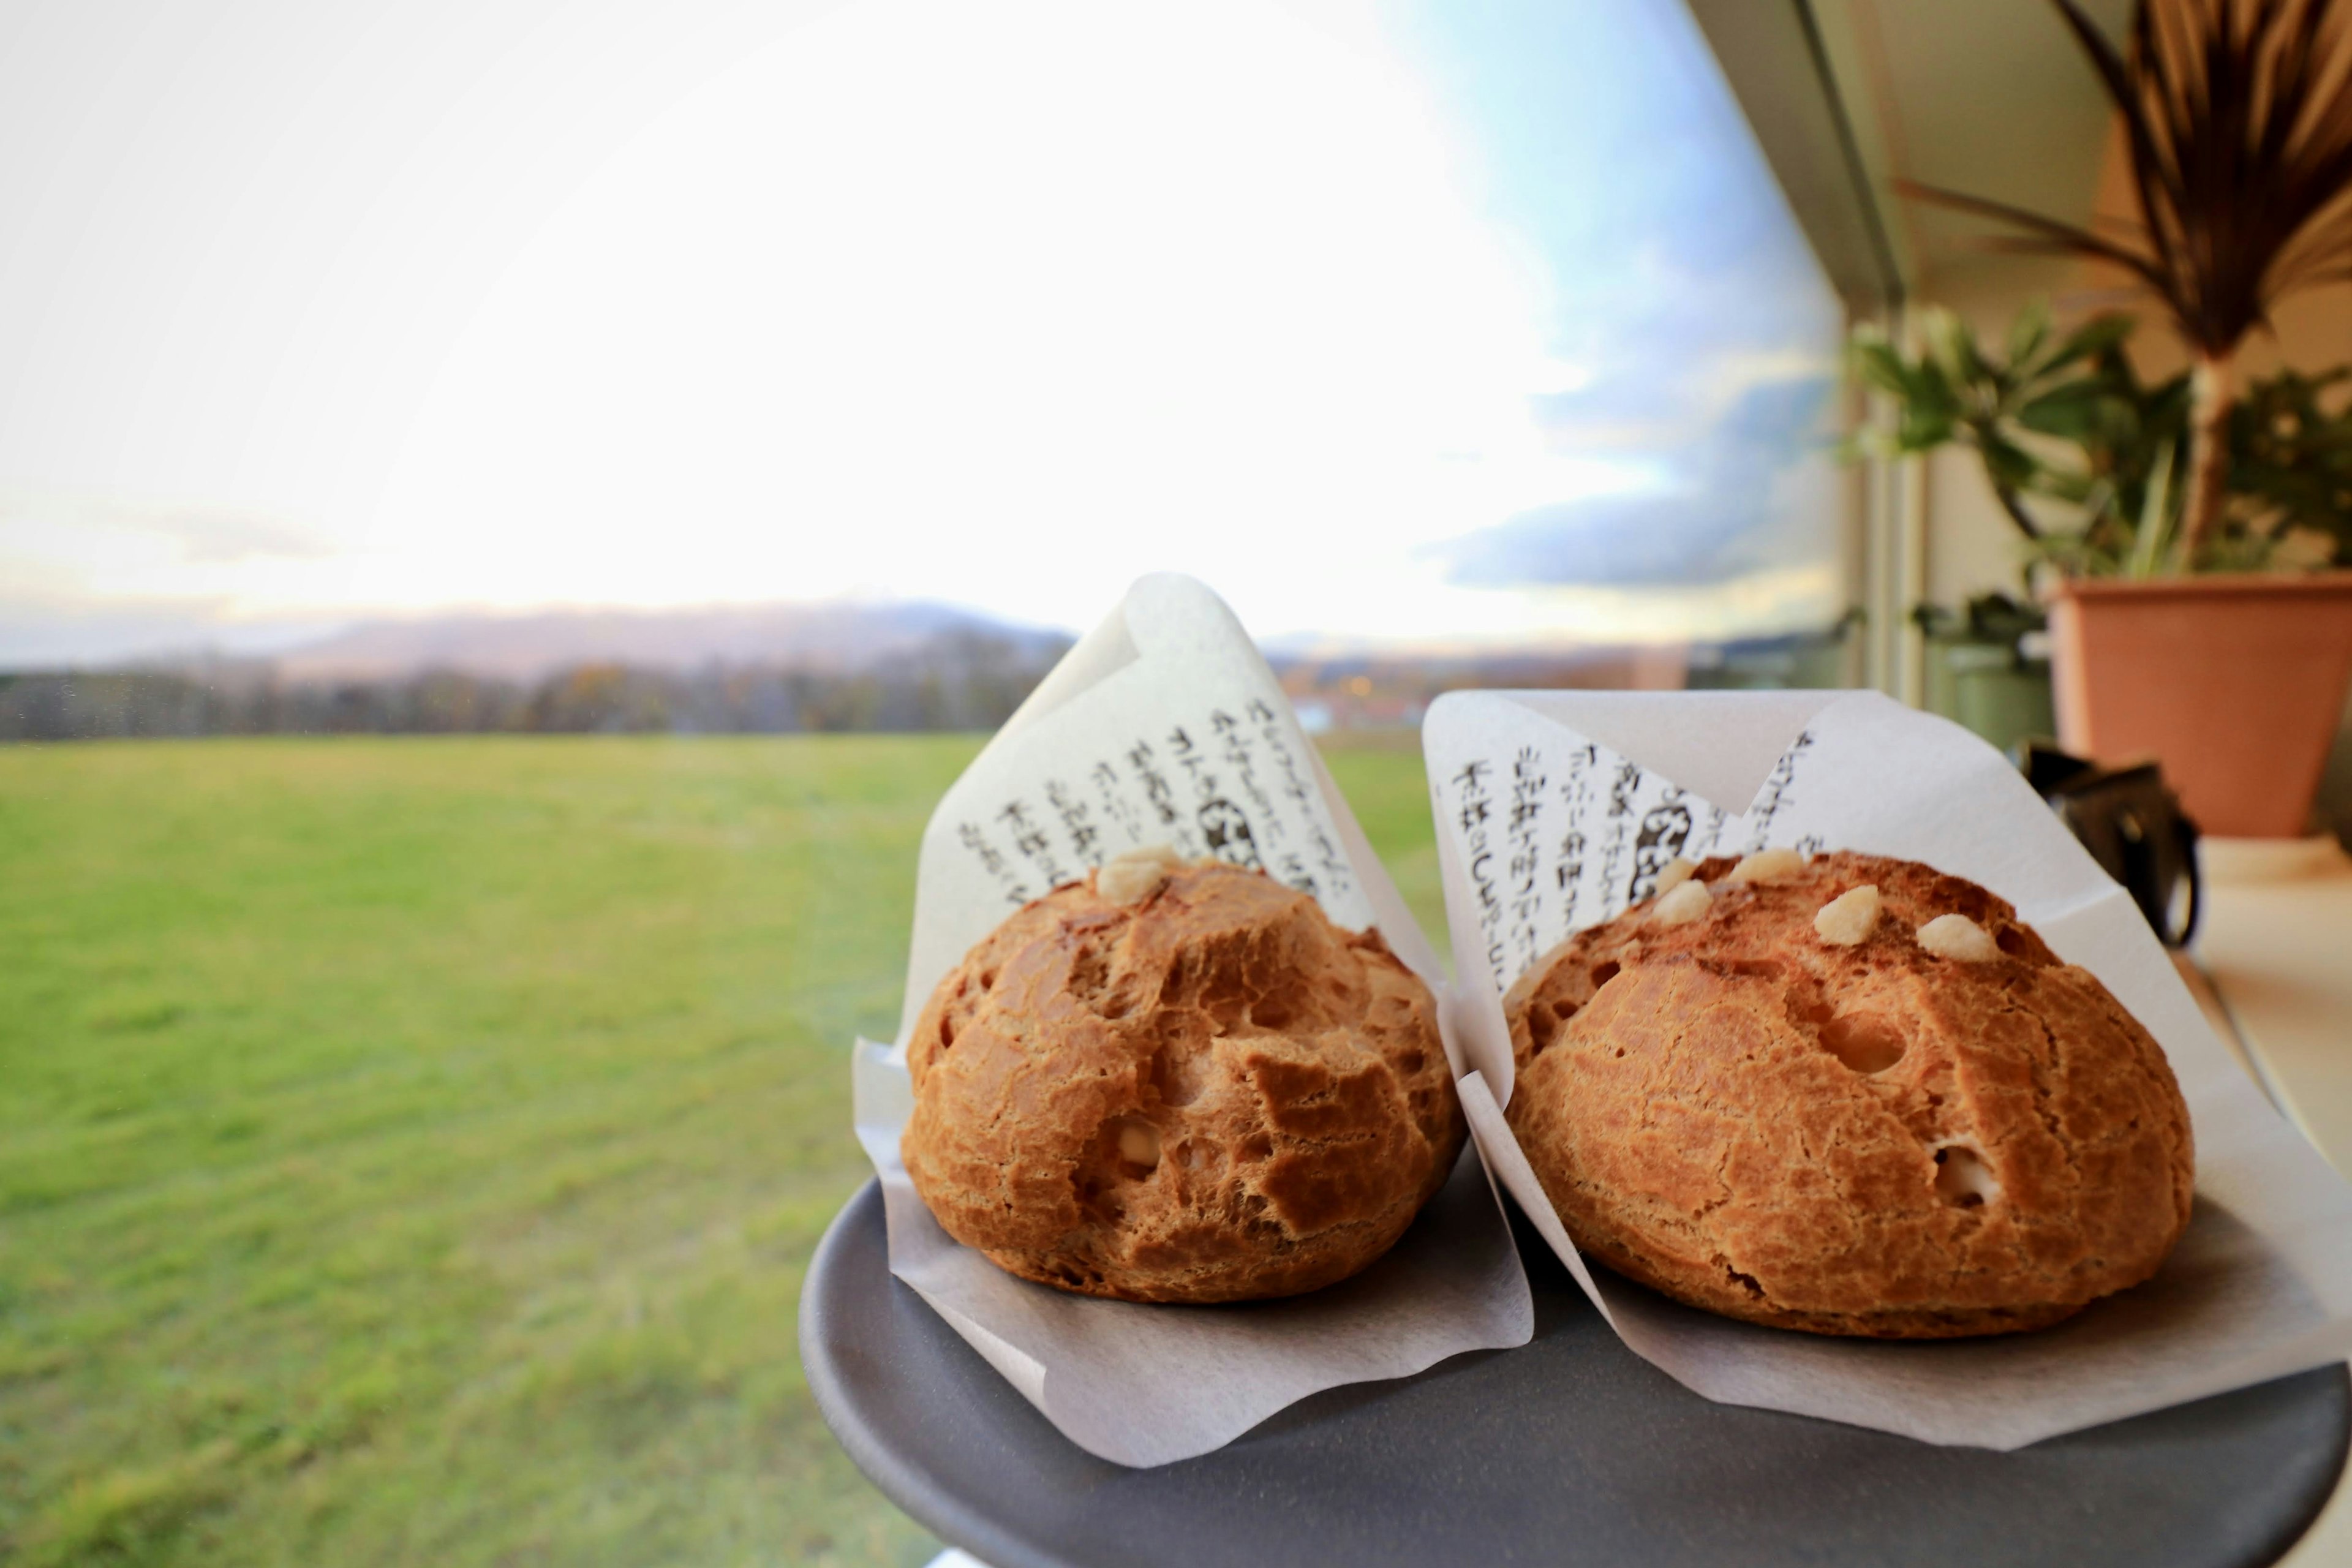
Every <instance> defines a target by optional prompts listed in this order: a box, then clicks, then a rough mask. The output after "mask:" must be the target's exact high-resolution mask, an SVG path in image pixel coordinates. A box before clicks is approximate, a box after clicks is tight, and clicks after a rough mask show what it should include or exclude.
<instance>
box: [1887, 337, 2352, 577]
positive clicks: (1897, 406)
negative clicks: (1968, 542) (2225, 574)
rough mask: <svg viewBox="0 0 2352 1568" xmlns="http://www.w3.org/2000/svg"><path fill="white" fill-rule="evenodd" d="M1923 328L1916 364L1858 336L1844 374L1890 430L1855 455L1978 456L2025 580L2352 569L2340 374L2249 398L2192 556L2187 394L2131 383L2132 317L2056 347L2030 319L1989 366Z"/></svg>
mask: <svg viewBox="0 0 2352 1568" xmlns="http://www.w3.org/2000/svg"><path fill="white" fill-rule="evenodd" d="M1918 325H1919V342H1920V350H1919V353H1916V355H1914V354H1906V353H1904V352H1903V351H1902V349H1901V348H1900V347H1898V346H1897V345H1896V344H1895V343H1894V342H1892V341H1891V340H1890V339H1888V337H1887V336H1886V334H1885V331H1882V330H1880V329H1879V328H1877V327H1875V326H1872V325H1867V324H1865V325H1864V326H1863V327H1861V328H1858V329H1857V330H1856V331H1855V332H1854V334H1853V345H1852V352H1853V367H1854V370H1855V372H1856V374H1858V375H1859V376H1860V377H1861V378H1862V380H1863V381H1864V384H1867V385H1868V386H1869V387H1870V388H1872V389H1873V390H1874V392H1876V393H1878V394H1880V395H1883V396H1884V397H1885V399H1886V400H1887V402H1888V404H1889V405H1890V406H1891V409H1892V412H1893V413H1894V416H1895V417H1894V419H1893V421H1892V422H1891V423H1890V424H1887V425H1884V426H1875V427H1873V428H1871V429H1867V430H1865V431H1864V432H1863V434H1862V435H1861V436H1860V437H1856V440H1855V443H1854V447H1855V450H1857V451H1859V452H1865V453H1871V454H1874V455H1877V456H1882V457H1889V458H1897V457H1911V456H1917V455H1919V454H1922V453H1926V452H1929V451H1933V450H1935V449H1936V448H1937V447H1943V446H1946V445H1949V444H1955V443H1957V444H1959V445H1964V446H1967V447H1971V448H1973V449H1974V450H1975V451H1976V453H1977V454H1978V456H1979V458H1980V459H1981V460H1982V461H1983V463H1984V466H1985V476H1986V479H1987V480H1988V481H1989V482H1990V484H1991V487H1992V489H1993V493H1994V494H1995V496H1997V497H1998V498H1999V499H2000V503H2001V506H2002V508H2003V510H2006V511H2007V512H2008V514H2009V516H2010V519H2011V521H2013V522H2014V523H2015V524H2016V525H2017V528H2018V530H2019V531H2020V532H2021V534H2023V535H2024V537H2025V539H2026V540H2027V541H2028V542H2029V547H2030V548H2029V551H2028V558H2029V561H2030V562H2041V563H2048V564H2050V565H2052V566H2054V567H2056V568H2057V569H2058V570H2060V571H2062V572H2063V573H2065V574H2069V575H2073V576H2126V577H2149V576H2156V575H2159V574H2163V573H2166V572H2173V571H2189V570H2203V571H2280V570H2307V569H2310V568H2313V567H2317V566H2325V565H2328V564H2331V563H2335V562H2336V561H2338V560H2352V411H2347V410H2346V409H2345V408H2343V407H2340V406H2335V405H2334V404H2335V402H2336V401H2337V400H2334V399H2331V398H2330V397H2329V396H2328V395H2329V394H2330V393H2332V392H2334V391H2336V390H2337V389H2339V388H2341V389H2343V390H2345V391H2352V370H2343V371H2336V372H2331V373H2329V374H2326V375H2323V376H2306V375H2302V374H2297V373H2295V372H2292V371H2288V372H2282V373H2281V374H2277V375H2274V376H2271V377H2268V378H2265V379H2263V380H2261V381H2257V382H2255V383H2253V384H2251V385H2250V386H2249V387H2248V388H2247V390H2246V395H2245V396H2244V398H2243V399H2242V400H2241V401H2240V402H2239V404H2238V405H2236V407H2235V409H2234V410H2233V412H2232V415H2231V419H2230V421H2229V423H2228V424H2227V425H2226V426H2224V432H2225V436H2226V437H2227V439H2228V440H2229V442H2230V445H2231V452H2230V459H2231V460H2230V462H2229V465H2228V467H2227V469H2226V474H2227V477H2228V479H2229V486H2230V488H2229V491H2228V493H2227V495H2226V496H2225V498H2224V500H2225V504H2224V509H2223V516H2222V519H2221V523H2220V524H2219V526H2217V527H2215V528H2213V529H2211V530H2209V531H2208V532H2207V533H2206V535H2205V536H2204V538H2203V539H2202V540H2201V541H2195V540H2192V538H2191V536H2190V534H2189V531H2188V530H2187V528H2186V527H2185V526H2184V522H2183V519H2184V517H2185V515H2186V512H2187V510H2188V505H2189V497H2188V495H2187V493H2186V492H2187V490H2188V489H2189V487H2188V485H2187V484H2186V483H2184V468H2185V465H2184V462H2183V454H2184V453H2185V452H2186V451H2187V449H2188V448H2189V445H2190V440H2191V437H2190V430H2191V426H2192V422H2193V397H2192V391H2191V386H2192V377H2191V376H2189V375H2187V374H2182V375H2176V376H2172V377H2170V378H2168V379H2167V380H2163V381H2158V382H2154V383H2149V382H2146V381H2143V380H2142V379H2141V378H2140V376H2139V374H2138V372H2137V370H2136V369H2134V367H2133V365H2132V362H2131V359H2130V357H2129V355H2128V354H2126V353H2125V344H2126V342H2127V341H2128V340H2129V338H2130V336H2131V333H2132V331H2133V329H2134V326H2135V322H2134V321H2133V319H2132V318H2131V317H2129V316H2126V315H2104V316H2099V317H2095V318H2094V319H2093V320H2091V321H2086V322H2084V323H2083V324H2082V325H2081V326H2078V327H2076V328H2074V330H2073V331H2070V332H2066V333H2063V334H2058V333H2055V332H2053V329H2052V325H2051V319H2050V313H2049V310H2048V308H2047V307H2046V306H2045V305H2042V304H2040V303H2038V302H2037V303H2035V304H2032V305H2030V306H2028V307H2027V308H2026V309H2025V310H2023V311H2021V313H2020V314H2019V316H2018V319H2017V321H2015V322H2014V323H2013V324H2012V325H2011V328H2010V331H2009V334H2008V339H2007V342H2006V344H2005V345H2004V349H2003V350H2002V351H2000V352H1996V351H1993V350H1991V349H1990V348H1988V347H1987V346H1986V345H1985V344H1983V343H1982V342H1979V341H1978V339H1977V337H1976V335H1975V334H1974V333H1972V332H1971V331H1969V329H1968V328H1967V326H1966V325H1965V324H1964V323H1962V322H1961V321H1959V320H1958V318H1957V317H1955V316H1954V315H1952V314H1951V312H1949V311H1948V310H1936V309H1929V310H1924V311H1922V312H1920V315H1919V318H1918Z"/></svg>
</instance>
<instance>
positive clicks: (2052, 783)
mask: <svg viewBox="0 0 2352 1568" xmlns="http://www.w3.org/2000/svg"><path fill="white" fill-rule="evenodd" d="M2019 765H2020V766H2021V768H2022V769H2023V770H2024V772H2025V776H2026V779H2027V780H2028V782H2030V783H2031V784H2032V785H2033V787H2034V788H2035V789H2036V790H2038V791H2040V792H2041V795H2042V798H2043V799H2044V800H2047V801H2048V802H2049V803H2050V809H2051V810H2053V811H2054V812H2056V813H2057V814H2058V820H2059V821H2061V822H2063V823H2064V824H2065V825H2066V826H2067V827H2068V828H2070V829H2071V830H2073V832H2074V837H2076V838H2078V839H2080V840H2082V843H2083V847H2084V848H2085V849H2087V850H2089V851H2090V852H2091V858H2092V859H2094V860H2096V861H2097V862H2098V863H2099V868H2100V869H2101V870H2103V871H2105V872H2106V874H2107V875H2108V876H2110V877H2113V878H2114V879H2116V881H2117V882H2119V883H2121V884H2122V885H2123V888H2124V890H2125V891H2126V892H2128V893H2129V894H2131V896H2132V901H2133V902H2134V903H2136V904H2137V905H2138V906H2139V910H2140V913H2141V914H2143V915H2145V916H2147V923H2148V924H2149V926H2151V927H2152V928H2154V930H2155V931H2156V934H2157V936H2158V938H2160V939H2161V940H2162V941H2163V942H2164V945H2165V946H2167V947H2186V946H2187V945H2188V944H2189V938H2190V937H2192V936H2194V935H2196V934H2197V916H2198V913H2199V910H2200V906H2201V905H2202V904H2203V902H2204V884H2203V880H2202V879H2201V878H2200V876H2199V875H2198V869H2197V825H2196V824H2195V823H2194V822H2191V821H2190V820H2189V817H2188V816H2186V815H2185V814H2183V813H2182V811H2181V809H2180V801H2179V797H2178V796H2176V795H2174V794H2173V793H2172V791H2171V790H2170V788H2168V786H2167V785H2166V784H2165V782H2164V773H2163V772H2162V770H2160V769H2159V768H2158V766H2157V765H2156V764H2155V763H2137V764H2135V765H2133V766H2131V767H2123V768H2104V767H2101V766H2099V765H2098V764H2097V763H2092V762H2087V761H2085V760H2084V759H2083V758H2081V757H2074V756H2069V755H2068V754H2067V753H2065V752H2061V751H2058V750H2056V749H2055V748H2053V747H2050V746H2044V745H2042V744H2039V743H2033V744H2030V745H2029V746H2028V747H2027V749H2026V752H2025V754H2024V755H2023V756H2022V757H2021V758H2020V759H2019Z"/></svg>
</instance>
